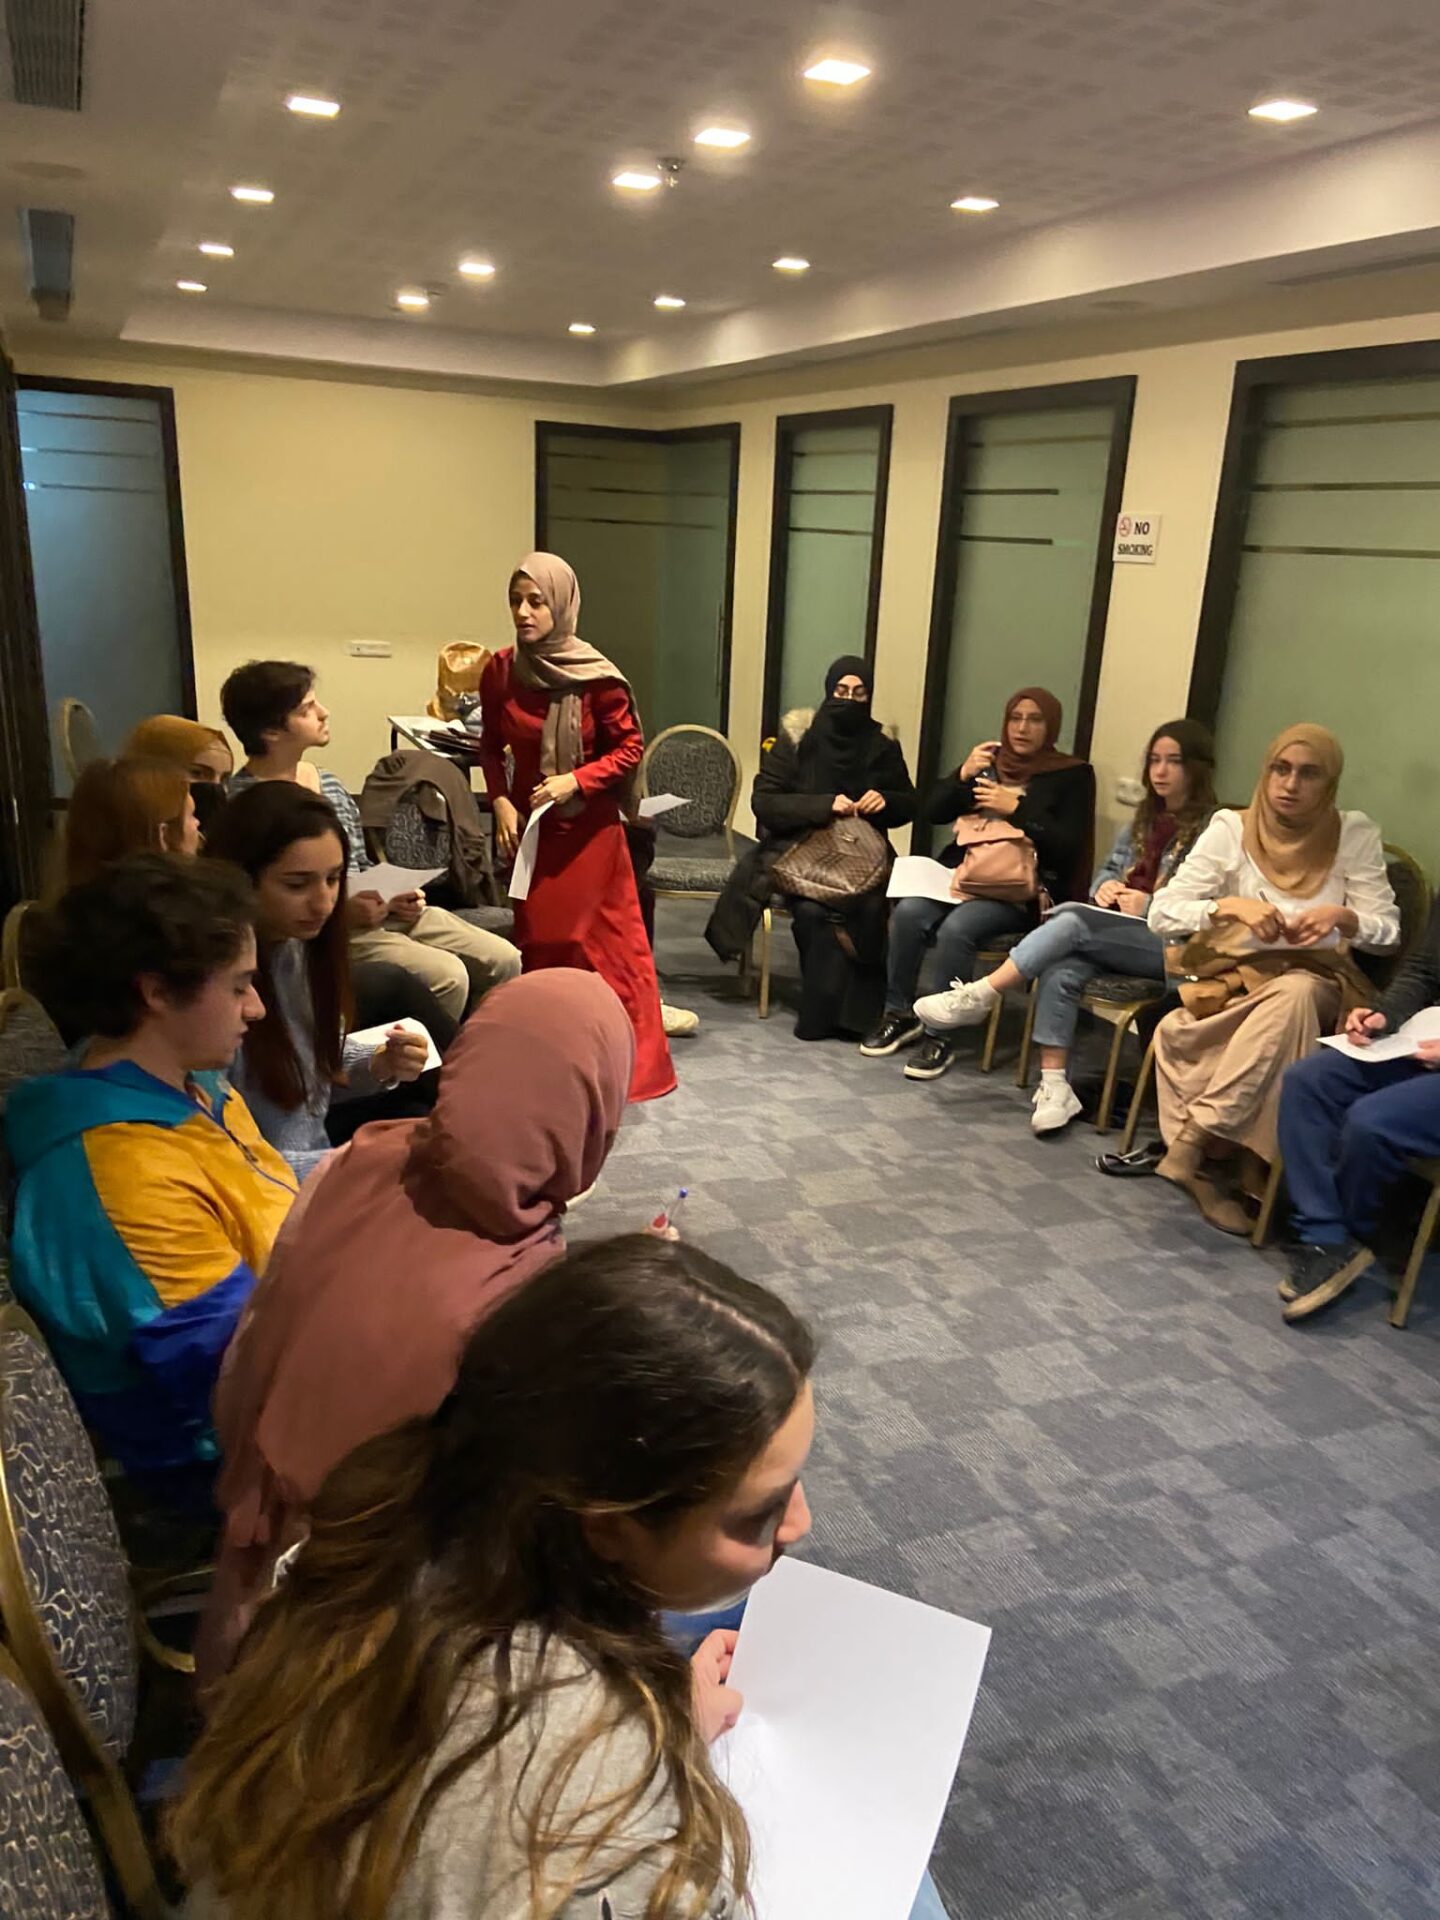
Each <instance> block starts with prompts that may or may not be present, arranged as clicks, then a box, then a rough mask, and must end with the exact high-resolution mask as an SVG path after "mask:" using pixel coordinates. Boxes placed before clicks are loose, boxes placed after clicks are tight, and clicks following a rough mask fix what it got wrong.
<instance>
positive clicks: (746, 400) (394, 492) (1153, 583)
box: [15, 275, 1440, 818]
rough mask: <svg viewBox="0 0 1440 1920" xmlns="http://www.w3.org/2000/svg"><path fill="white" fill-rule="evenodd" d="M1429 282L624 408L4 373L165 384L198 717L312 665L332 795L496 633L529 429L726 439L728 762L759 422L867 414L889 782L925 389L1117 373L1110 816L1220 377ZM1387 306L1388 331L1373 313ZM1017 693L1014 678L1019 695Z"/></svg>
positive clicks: (1210, 442) (1105, 680)
mask: <svg viewBox="0 0 1440 1920" xmlns="http://www.w3.org/2000/svg"><path fill="white" fill-rule="evenodd" d="M1437 284H1440V276H1435V275H1425V276H1418V277H1417V276H1412V277H1410V278H1408V279H1406V278H1404V277H1400V276H1391V277H1390V278H1389V279H1387V280H1386V281H1385V282H1384V283H1383V285H1382V284H1378V283H1377V284H1376V285H1374V286H1372V285H1369V284H1365V283H1359V284H1357V283H1344V284H1342V285H1340V286H1338V287H1335V288H1331V289H1315V288H1307V289H1304V290H1300V291H1295V292H1291V293H1287V294H1285V295H1276V296H1274V297H1273V298H1272V299H1271V300H1269V301H1268V302H1266V303H1256V304H1253V305H1251V306H1248V307H1238V306H1235V307H1231V308H1230V309H1229V310H1228V311H1212V312H1209V313H1190V314H1185V315H1172V316H1149V317H1143V316H1139V317H1134V318H1129V319H1127V320H1125V321H1120V320H1113V321H1110V322H1108V323H1105V324H1103V325H1094V324H1092V325H1089V326H1087V327H1078V328H1077V327H1070V328H1068V329H1066V330H1064V331H1063V332H1062V331H1059V330H1056V331H1054V332H1052V333H1049V334H1046V333H1040V332H1031V333H1027V334H1022V335H1017V336H1015V337H1014V338H1013V339H987V340H977V341H974V342H970V343H967V342H964V341H957V342H954V343H951V344H948V345H943V346H939V347H927V348H923V349H917V350H915V351H913V352H910V353H907V354H901V355H892V356H886V357H883V358H871V359H869V360H864V361H857V362H853V363H840V362H836V363H832V364H830V365H827V366H825V367H823V368H810V369H808V370H801V371H797V372H793V373H788V374H787V373H780V374H767V375H759V376H753V377H750V378H747V379H744V380H737V381H734V382H731V383H729V384H727V385H724V386H710V387H706V388H705V389H703V393H702V390H699V389H692V390H691V391H690V392H688V393H686V392H684V391H678V390H677V391H671V392H667V393H663V394H655V395H648V396H639V397H638V399H637V400H636V401H635V402H634V403H632V404H630V405H628V406H627V405H626V404H624V403H623V402H622V401H620V400H617V399H615V398H613V397H606V398H604V399H599V398H597V400H596V401H595V403H594V404H593V405H579V404H576V403H575V402H574V401H573V400H572V399H569V398H556V397H555V396H545V395H533V396H531V397H529V398H520V397H515V396H513V395H508V394H506V395H490V394H483V393H477V392H474V391H463V392H462V391H455V390H449V391H447V390H444V389H443V388H433V389H432V388H419V387H413V386H397V385H392V384H380V383H371V382H364V381H359V380H354V379H348V378H347V379H337V378H331V377H328V376H320V377H315V376H313V375H309V376H307V375H305V374H304V373H303V372H300V371H297V372H295V373H272V372H266V373H255V372H251V371H248V370H245V369H238V370H237V369H236V368H234V367H232V366H229V365H227V366H224V367H208V366H205V365H204V364H203V363H202V364H194V365H192V364H183V363H179V364H167V363H164V362H157V361H155V360H153V359H147V360H139V359H135V358H131V357H129V356H123V355H119V354H117V355H115V356H113V357H111V358H109V359H100V358H89V357H83V356H59V355H55V354H53V353H49V354H46V355H44V356H43V357H42V356H40V355H37V354H36V353H35V352H34V351H29V350H27V349H26V348H24V347H19V348H17V351H16V355H15V358H16V361H17V365H18V366H19V367H20V369H21V370H22V372H32V373H42V372H50V373H64V374H70V375H75V376H83V377H92V378H101V379H113V380H132V381H141V382H144V381H149V382H151V383H154V384H158V385H166V386H171V387H173V388H174V390H175V404H176V418H177V426H178V433H179V443H180V461H181V478H182V487H183V494H184V506H185V521H186V540H187V549H188V555H189V566H190V588H191V605H192V612H193V618H194V628H195V646H196V665H197V673H198V679H199V692H200V702H201V707H202V710H204V711H205V712H207V713H212V712H213V711H214V707H215V697H216V692H217V689H218V687H219V684H220V681H221V680H222V679H223V677H224V675H225V673H226V672H227V671H228V670H229V668H230V666H231V665H233V664H234V663H235V662H236V661H238V660H243V659H246V658H249V657H251V656H253V655H255V654H271V655H274V654H293V655H296V656H298V657H300V658H302V659H305V660H309V661H312V662H313V663H314V664H315V665H316V666H317V667H318V668H319V669H320V671H321V673H322V675H323V691H324V697H325V698H326V700H327V701H328V702H329V704H330V705H331V706H332V707H333V709H334V715H335V721H334V725H335V747H334V750H333V752H332V754H331V756H330V758H331V760H332V763H333V765H334V767H335V769H336V771H337V772H339V773H341V774H342V775H343V776H344V777H346V778H347V779H350V780H358V779H359V778H360V777H361V776H362V775H363V773H364V771H365V769H366V768H367V767H368V766H369V765H370V764H371V763H372V761H373V760H374V758H375V756H376V755H377V754H378V753H379V752H380V751H382V750H383V748H384V747H385V745H386V744H387V736H386V733H385V728H384V722H383V715H384V713H385V712H386V711H387V710H394V709H396V708H397V707H401V708H414V707H415V706H416V705H417V703H418V704H421V705H423V702H424V698H425V697H426V695H427V694H428V692H429V690H430V687H431V685H432V676H433V666H434V653H435V649H436V647H437V645H439V644H440V643H441V642H443V641H445V640H448V639H458V638H465V639H477V640H481V641H484V642H486V643H489V644H494V643H496V642H497V641H501V640H503V639H504V638H505V635H506V621H505V610H504V600H503V589H504V582H505V577H506V573H507V570H508V568H509V567H510V565H511V564H512V563H513V560H514V559H515V557H516V556H517V555H518V554H520V553H522V552H523V551H524V550H525V548H526V547H527V546H528V545H529V544H530V538H531V532H532V525H533V486H534V439H533V430H534V422H535V420H536V419H537V418H555V419H569V420H577V421H594V422H600V423H612V424H627V423H628V424H647V425H648V424H665V425H676V426H679V425H690V424H699V423H708V422H713V421H717V420H738V421H739V422H740V423H741V426H742V429H743V431H742V437H741V472H740V505H739V526H738V529H737V547H736V581H735V631H734V646H733V654H732V667H731V701H730V731H731V735H732V738H733V739H734V742H735V744H736V746H737V748H738V749H739V750H740V753H741V755H742V757H743V759H744V760H745V763H746V767H747V771H748V770H749V769H751V768H753V766H754V764H755V761H756V759H757V757H758V742H759V733H760V708H761V684H762V677H763V670H764V634H765V611H766V608H765V599H766V591H767V584H768V575H769V551H770V505H771V480H772V469H773V461H774V438H775V426H774V423H775V420H776V417H777V416H778V415H780V414H782V413H792V412H809V411H813V410H821V409H824V408H827V407H839V406H856V405H863V404H866V403H873V402H878V401H891V402H893V404H894V407H895V430H894V439H893V445H892V455H891V469H890V499H889V511H888V516H887V522H886V537H885V555H884V573H883V581H882V592H881V601H880V628H879V639H878V654H877V704H878V708H879V710H880V711H881V712H882V714H883V715H884V716H885V717H886V718H888V719H890V720H892V721H894V722H896V723H898V725H899V728H900V731H901V736H902V739H903V741H904V744H905V748H906V751H907V753H908V754H909V755H910V756H911V759H912V762H913V757H914V754H915V750H916V746H917V743H918V739H919V730H920V708H921V699H922V691H923V682H924V672H925V650H926V639H927V635H928V631H929V622H930V602H931V593H932V588H933V584H934V582H933V575H934V565H935V541H936V528H937V522H938V516H939V509H940V486H941V467H942V459H943V453H944V444H945V430H946V417H947V405H948V402H949V400H950V397H951V396H952V395H953V394H956V393H961V392H983V391H988V390H989V389H991V388H998V387H1013V386H1028V385H1039V384H1049V383H1054V382H1061V381H1068V380H1087V379H1095V378H1100V377H1104V376H1107V375H1114V374H1134V375H1135V376H1136V378H1137V380H1138V389H1137V398H1136V406H1135V417H1134V425H1133V430H1132V433H1131V440H1130V457H1129V467H1128V474H1127V480H1126V487H1125V504H1126V506H1127V507H1130V508H1139V509H1140V510H1142V511H1148V512H1152V513H1157V514H1159V515H1161V516H1162V519H1163V531H1162V537H1161V543H1160V551H1159V558H1158V561H1157V563H1156V565H1154V566H1153V567H1134V566H1130V567H1119V568H1117V569H1116V572H1115V580H1114V587H1113V592H1112V595H1111V601H1110V615H1109V623H1108V630H1107V634H1106V646H1105V659H1104V668H1103V673H1102V678H1101V684H1100V695H1099V705H1098V710H1097V714H1096V726H1095V735H1094V743H1093V753H1094V758H1095V760H1096V763H1097V766H1098V768H1099V771H1100V776H1101V793H1102V809H1103V811H1104V812H1105V813H1106V814H1107V816H1110V817H1111V818H1114V817H1116V816H1117V814H1118V812H1119V809H1118V808H1117V805H1116V802H1115V797H1114V789H1115V782H1116V781H1117V779H1119V778H1121V777H1124V776H1125V775H1128V774H1130V773H1132V772H1133V771H1134V765H1135V760H1136V756H1137V753H1138V750H1139V747H1140V745H1141V743H1142V741H1143V738H1144V736H1145V734H1146V732H1147V731H1148V730H1149V728H1150V727H1151V726H1152V725H1153V724H1155V723H1156V722H1158V721H1159V720H1162V719H1166V718H1169V717H1171V716H1173V715H1175V714H1178V713H1181V712H1183V711H1184V707H1185V698H1186V692H1187V689H1188V686H1189V679H1190V666H1191V657H1192V653H1193V649H1194V640H1195V628H1196V621H1197V617H1198V614H1199V608H1200V598H1201V592H1202V588H1203V584H1204V576H1205V565H1206V559H1207V556H1208V552H1209V546H1210V534H1211V523H1212V520H1213V516H1214V509H1215V498H1216V489H1217V484H1218V476H1219V467H1220V457H1221V451H1222V448H1223V443H1224V437H1225V430H1226V423H1227V418H1228V412H1229V401H1230V389H1231V382H1232V377H1233V371H1234V366H1235V363H1236V361H1237V360H1241V359H1248V358H1253V357H1262V356H1267V355H1273V354H1281V353H1299V352H1314V351H1321V350H1324V349H1327V348H1337V347H1352V346H1364V345H1370V344H1375V343H1379V342H1387V341H1399V340H1411V339H1428V338H1435V337H1437V336H1440V300H1437V298H1436V294H1437ZM1387 300H1388V302H1389V305H1390V307H1391V308H1395V307H1401V308H1403V307H1405V306H1406V305H1407V303H1408V305H1409V306H1410V307H1411V308H1413V311H1399V312H1396V311H1385V312H1377V311H1375V310H1376V309H1378V308H1380V307H1382V306H1384V305H1385V303H1386V301H1387ZM1422 302H1423V304H1422ZM1367 303H1368V306H1369V308H1370V311H1369V312H1367V311H1366V308H1367ZM1300 318H1303V319H1304V320H1305V321H1306V324H1305V325H1303V326H1302V325H1300V324H1298V323H1297V322H1298V320H1299V319H1300ZM642 406H643V407H646V408H648V409H649V410H648V411H641V410H640V408H641V407H642ZM356 639H380V640H388V641H389V642H390V643H391V644H392V646H393V647H394V654H393V657H392V658H390V659H388V660H364V659H361V660H356V659H352V658H350V657H349V656H348V655H347V653H346V651H345V649H346V645H347V643H348V642H349V641H351V640H356ZM1025 678H1026V674H1025V670H1024V663H1023V661H1019V660H1017V662H1016V681H1017V684H1019V683H1023V681H1024V680H1025Z"/></svg>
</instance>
